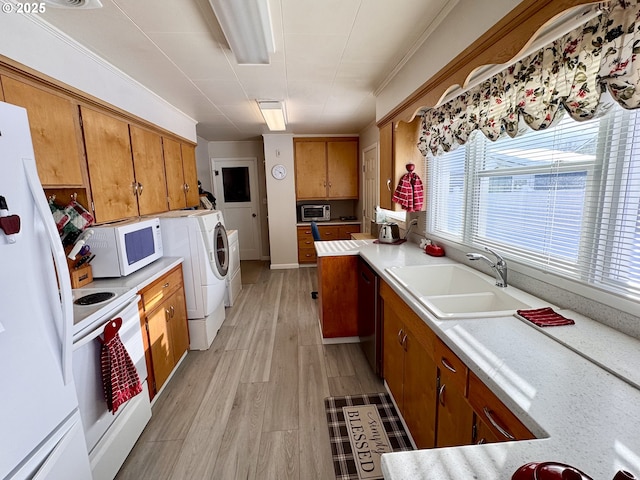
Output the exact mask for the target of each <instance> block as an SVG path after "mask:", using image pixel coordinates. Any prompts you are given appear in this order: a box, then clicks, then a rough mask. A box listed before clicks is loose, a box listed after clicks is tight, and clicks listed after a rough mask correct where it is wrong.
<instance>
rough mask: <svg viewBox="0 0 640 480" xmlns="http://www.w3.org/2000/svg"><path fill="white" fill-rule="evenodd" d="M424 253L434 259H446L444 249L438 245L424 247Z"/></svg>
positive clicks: (431, 244)
mask: <svg viewBox="0 0 640 480" xmlns="http://www.w3.org/2000/svg"><path fill="white" fill-rule="evenodd" d="M424 253H426V254H427V255H431V256H432V257H444V249H443V248H442V247H440V246H438V245H434V244H433V243H430V244H429V245H427V246H426V247H424Z"/></svg>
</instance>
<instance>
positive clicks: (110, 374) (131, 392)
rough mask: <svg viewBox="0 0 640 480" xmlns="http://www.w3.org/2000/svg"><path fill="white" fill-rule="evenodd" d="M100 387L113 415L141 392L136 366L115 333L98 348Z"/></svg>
mask: <svg viewBox="0 0 640 480" xmlns="http://www.w3.org/2000/svg"><path fill="white" fill-rule="evenodd" d="M100 368H101V370H102V386H103V387H104V397H105V400H106V401H107V407H108V409H109V411H110V412H113V413H114V414H115V413H116V411H117V410H118V408H119V407H120V406H121V405H122V404H123V403H125V402H126V401H127V400H129V399H131V398H133V397H135V396H136V395H137V394H139V393H140V392H141V391H142V385H141V384H140V377H139V376H138V371H137V370H136V366H135V365H134V364H133V361H132V360H131V357H130V356H129V354H128V353H127V350H126V349H125V348H124V345H123V344H122V341H121V340H120V336H119V335H118V334H117V333H116V334H115V335H114V337H113V338H112V339H111V340H109V341H108V342H106V343H105V342H102V346H101V348H100Z"/></svg>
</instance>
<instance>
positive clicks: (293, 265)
mask: <svg viewBox="0 0 640 480" xmlns="http://www.w3.org/2000/svg"><path fill="white" fill-rule="evenodd" d="M313 266H314V267H315V265H313ZM269 268H270V269H271V270H288V269H290V268H300V264H298V263H279V264H275V263H272V264H271V265H269Z"/></svg>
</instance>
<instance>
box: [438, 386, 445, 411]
mask: <svg viewBox="0 0 640 480" xmlns="http://www.w3.org/2000/svg"><path fill="white" fill-rule="evenodd" d="M446 386H447V385H446V384H444V383H443V384H442V385H440V389H439V390H438V402H440V405H442V406H443V407H444V388H445V387H446Z"/></svg>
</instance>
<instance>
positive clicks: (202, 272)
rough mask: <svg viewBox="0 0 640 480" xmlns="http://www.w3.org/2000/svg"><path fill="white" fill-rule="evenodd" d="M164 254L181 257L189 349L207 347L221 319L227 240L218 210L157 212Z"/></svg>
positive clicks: (220, 323)
mask: <svg viewBox="0 0 640 480" xmlns="http://www.w3.org/2000/svg"><path fill="white" fill-rule="evenodd" d="M158 218H160V227H161V230H162V244H163V248H164V254H165V255H166V256H169V257H183V258H184V262H183V264H182V270H183V274H184V290H185V297H186V300H187V317H188V319H189V336H190V340H191V346H190V348H191V350H207V349H208V348H209V347H210V346H211V343H212V342H213V339H214V338H215V336H216V334H217V333H218V330H219V329H220V326H221V325H222V323H223V322H224V319H225V311H224V297H225V292H226V286H227V284H226V277H227V274H228V271H229V258H230V256H229V240H228V238H227V232H226V230H225V228H224V218H223V216H222V212H220V211H217V210H177V211H172V212H166V213H162V214H160V215H158Z"/></svg>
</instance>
